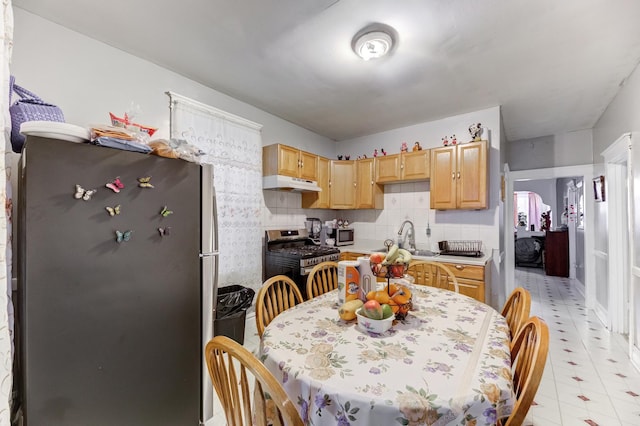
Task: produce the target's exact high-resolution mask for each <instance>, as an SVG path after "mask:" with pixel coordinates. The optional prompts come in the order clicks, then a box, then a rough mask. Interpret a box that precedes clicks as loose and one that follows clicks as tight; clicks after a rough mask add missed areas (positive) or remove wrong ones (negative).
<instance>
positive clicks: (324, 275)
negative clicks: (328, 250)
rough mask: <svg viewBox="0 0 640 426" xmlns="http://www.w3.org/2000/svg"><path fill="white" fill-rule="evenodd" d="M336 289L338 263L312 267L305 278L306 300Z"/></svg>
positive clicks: (324, 263)
mask: <svg viewBox="0 0 640 426" xmlns="http://www.w3.org/2000/svg"><path fill="white" fill-rule="evenodd" d="M336 288H338V262H322V263H319V264H317V265H316V266H314V267H313V269H312V270H311V272H310V273H309V277H308V278H307V299H312V298H314V297H317V296H320V295H321V294H325V293H326V292H328V291H331V290H335V289H336Z"/></svg>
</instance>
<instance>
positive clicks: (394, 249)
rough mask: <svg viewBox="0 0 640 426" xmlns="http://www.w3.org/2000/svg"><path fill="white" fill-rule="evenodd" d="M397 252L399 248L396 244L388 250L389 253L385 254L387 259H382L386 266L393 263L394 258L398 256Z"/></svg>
mask: <svg viewBox="0 0 640 426" xmlns="http://www.w3.org/2000/svg"><path fill="white" fill-rule="evenodd" d="M399 250H400V247H398V245H397V244H394V245H392V246H391V248H390V249H389V253H387V257H385V258H384V260H385V262H387V264H391V263H393V262H395V260H396V257H398V254H399Z"/></svg>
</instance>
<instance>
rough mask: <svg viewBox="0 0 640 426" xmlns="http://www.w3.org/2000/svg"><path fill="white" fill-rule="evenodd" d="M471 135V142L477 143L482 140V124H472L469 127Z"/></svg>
mask: <svg viewBox="0 0 640 426" xmlns="http://www.w3.org/2000/svg"><path fill="white" fill-rule="evenodd" d="M469 134H470V135H471V142H477V141H479V140H481V139H480V135H482V124H480V123H478V124H475V123H474V124H472V125H471V126H469Z"/></svg>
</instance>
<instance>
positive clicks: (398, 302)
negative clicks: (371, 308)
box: [366, 283, 413, 320]
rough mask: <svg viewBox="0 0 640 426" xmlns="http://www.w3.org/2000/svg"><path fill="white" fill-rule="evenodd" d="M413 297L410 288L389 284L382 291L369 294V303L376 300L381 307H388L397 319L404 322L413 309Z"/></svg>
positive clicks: (367, 296)
mask: <svg viewBox="0 0 640 426" xmlns="http://www.w3.org/2000/svg"><path fill="white" fill-rule="evenodd" d="M412 297H413V295H412V293H411V290H410V289H409V287H408V286H404V285H398V284H395V283H389V284H387V285H386V286H384V287H383V288H381V289H380V290H376V291H370V292H369V293H367V295H366V298H367V301H371V300H375V301H376V302H378V303H379V304H380V305H381V306H383V307H384V306H385V305H388V306H389V307H390V308H391V312H393V314H394V316H395V318H396V319H399V320H403V319H404V318H405V317H406V316H407V314H408V313H409V311H410V310H411V309H412V308H413V298H412Z"/></svg>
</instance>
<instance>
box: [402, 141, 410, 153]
mask: <svg viewBox="0 0 640 426" xmlns="http://www.w3.org/2000/svg"><path fill="white" fill-rule="evenodd" d="M408 151H409V148H407V143H406V142H402V146H401V147H400V152H408Z"/></svg>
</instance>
